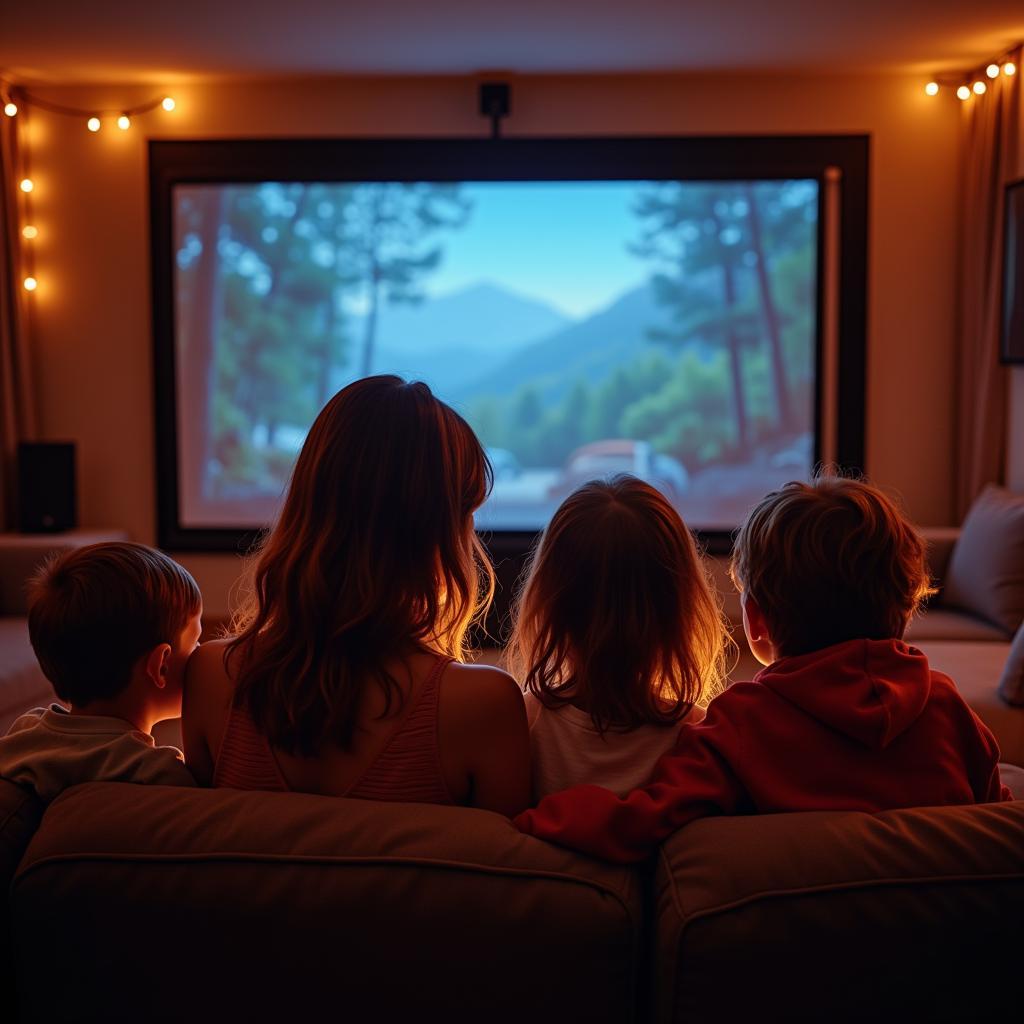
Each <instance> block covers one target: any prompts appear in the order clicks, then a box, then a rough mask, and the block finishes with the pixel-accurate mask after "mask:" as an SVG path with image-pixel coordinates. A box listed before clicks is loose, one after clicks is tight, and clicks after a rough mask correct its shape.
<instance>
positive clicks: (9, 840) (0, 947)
mask: <svg viewBox="0 0 1024 1024" xmlns="http://www.w3.org/2000/svg"><path fill="white" fill-rule="evenodd" d="M42 814H43V805H42V803H41V802H40V801H39V800H37V799H36V797H35V794H34V793H32V792H30V791H29V790H27V789H23V788H22V787H21V786H16V785H15V784H14V783H13V782H8V781H7V780H6V779H0V894H2V895H0V992H7V993H11V992H13V991H14V972H13V959H12V951H13V948H14V947H13V943H12V941H11V920H10V904H9V903H8V900H7V890H8V887H9V886H10V884H11V879H12V878H13V877H14V872H15V869H16V868H17V866H18V863H19V862H20V860H21V858H22V856H23V855H24V853H25V850H26V848H27V847H28V844H29V842H30V841H31V839H32V836H33V835H34V834H35V831H36V828H37V827H38V825H39V819H40V818H41V817H42ZM6 1001H7V1003H8V1005H10V998H9V997H8V999H7V1000H6Z"/></svg>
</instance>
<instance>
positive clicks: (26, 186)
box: [20, 178, 36, 192]
mask: <svg viewBox="0 0 1024 1024" xmlns="http://www.w3.org/2000/svg"><path fill="white" fill-rule="evenodd" d="M35 187H36V186H35V182H33V181H32V179H31V178H22V179H21V186H20V188H21V191H22V192H31V191H32V189H34V188H35Z"/></svg>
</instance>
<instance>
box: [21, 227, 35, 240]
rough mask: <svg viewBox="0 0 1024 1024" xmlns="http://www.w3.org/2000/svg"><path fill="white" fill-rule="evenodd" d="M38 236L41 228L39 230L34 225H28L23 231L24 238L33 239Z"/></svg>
mask: <svg viewBox="0 0 1024 1024" xmlns="http://www.w3.org/2000/svg"><path fill="white" fill-rule="evenodd" d="M38 234H39V228H37V227H36V226H35V225H34V224H26V225H25V226H24V227H23V228H22V229H21V235H22V238H28V239H33V238H35V237H36V235H38Z"/></svg>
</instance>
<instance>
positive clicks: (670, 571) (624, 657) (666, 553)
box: [511, 475, 732, 733]
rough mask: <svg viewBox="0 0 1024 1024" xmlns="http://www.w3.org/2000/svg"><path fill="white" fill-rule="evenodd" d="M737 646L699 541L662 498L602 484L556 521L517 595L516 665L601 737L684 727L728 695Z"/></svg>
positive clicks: (586, 488) (622, 481) (579, 495)
mask: <svg viewBox="0 0 1024 1024" xmlns="http://www.w3.org/2000/svg"><path fill="white" fill-rule="evenodd" d="M731 644H732V641H731V639H730V638H729V634H728V631H727V630H726V627H725V623H724V620H723V617H722V612H721V608H720V606H719V603H718V601H717V598H716V595H715V592H714V589H713V587H712V585H711V583H710V582H709V580H708V577H707V574H706V572H705V569H704V565H703V563H702V560H701V558H700V555H699V554H698V552H697V548H696V545H695V544H694V541H693V537H692V536H691V535H690V531H689V530H688V529H687V528H686V526H685V525H684V524H683V521H682V519H680V517H679V513H678V512H676V510H675V509H674V508H673V507H672V506H671V505H670V504H669V502H668V501H667V500H666V499H665V498H664V497H663V496H662V495H661V494H660V493H659V492H658V491H657V490H655V489H654V488H653V487H651V486H650V485H649V484H646V483H644V482H643V481H641V480H638V479H636V478H635V477H631V476H626V475H622V476H617V477H614V478H613V479H612V480H610V481H608V482H602V481H592V482H591V483H588V484H584V485H583V486H582V487H580V488H579V489H578V490H576V491H575V492H573V493H572V494H571V495H569V497H568V498H566V499H565V501H564V502H562V504H561V506H560V507H559V508H558V510H557V511H556V512H555V514H554V516H553V518H552V519H551V522H550V524H549V525H548V527H547V529H546V530H545V531H544V534H543V536H542V537H541V539H540V542H539V544H538V546H537V549H536V551H535V552H534V555H533V559H532V562H531V564H530V567H529V570H528V575H527V577H526V580H525V583H524V585H523V587H522V590H521V592H520V596H519V602H518V607H517V613H516V622H515V627H514V630H513V636H512V645H511V662H512V665H513V666H514V668H515V669H516V671H517V674H518V676H519V678H520V679H522V680H523V689H524V690H527V691H529V692H530V693H532V694H533V695H534V696H535V697H537V698H538V699H539V700H540V701H541V702H542V703H543V704H544V706H545V707H548V708H557V707H560V706H562V705H564V704H568V703H570V702H571V701H572V700H574V699H577V698H579V697H581V696H583V697H585V698H586V701H587V706H588V709H589V712H590V717H591V719H592V721H593V723H594V726H595V728H596V729H597V730H598V731H599V732H601V733H604V732H605V731H606V730H608V729H613V730H618V731H626V730H629V729H634V728H636V727H638V726H641V725H646V724H660V725H668V724H671V723H673V722H678V721H679V720H680V719H681V718H683V717H684V716H685V715H686V714H687V713H688V712H689V711H690V709H691V707H692V706H693V705H694V704H695V703H704V702H706V701H707V700H709V699H710V698H711V697H713V696H714V695H715V694H716V693H717V692H718V690H719V689H720V688H721V685H722V682H723V679H724V676H725V652H726V649H727V647H728V646H730V645H731Z"/></svg>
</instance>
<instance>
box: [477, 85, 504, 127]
mask: <svg viewBox="0 0 1024 1024" xmlns="http://www.w3.org/2000/svg"><path fill="white" fill-rule="evenodd" d="M511 93H512V87H511V86H510V85H509V84H508V82H481V83H480V116H481V117H489V118H490V119H491V138H492V139H497V138H500V137H501V119H502V118H503V117H508V114H509V110H510V97H511Z"/></svg>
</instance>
